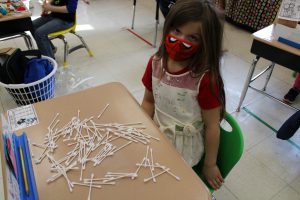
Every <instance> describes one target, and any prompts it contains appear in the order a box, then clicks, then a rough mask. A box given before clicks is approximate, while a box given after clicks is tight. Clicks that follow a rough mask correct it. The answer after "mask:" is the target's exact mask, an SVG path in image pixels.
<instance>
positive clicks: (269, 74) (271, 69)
mask: <svg viewBox="0 0 300 200" xmlns="http://www.w3.org/2000/svg"><path fill="white" fill-rule="evenodd" d="M274 66H275V63H274V62H272V63H271V65H270V66H269V67H270V69H269V73H268V74H267V77H266V82H265V85H264V87H263V89H262V90H263V91H266V88H267V85H268V83H269V80H270V78H271V76H272V73H273V69H274Z"/></svg>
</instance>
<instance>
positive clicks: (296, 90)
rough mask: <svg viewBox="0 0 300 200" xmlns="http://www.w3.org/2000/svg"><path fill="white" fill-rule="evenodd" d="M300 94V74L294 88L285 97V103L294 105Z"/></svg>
mask: <svg viewBox="0 0 300 200" xmlns="http://www.w3.org/2000/svg"><path fill="white" fill-rule="evenodd" d="M299 93H300V73H297V75H296V79H295V82H294V85H293V87H292V88H291V89H290V90H289V92H288V93H287V94H286V95H284V99H283V101H284V102H286V103H288V104H292V103H293V102H294V101H295V99H296V97H297V96H298V95H299Z"/></svg>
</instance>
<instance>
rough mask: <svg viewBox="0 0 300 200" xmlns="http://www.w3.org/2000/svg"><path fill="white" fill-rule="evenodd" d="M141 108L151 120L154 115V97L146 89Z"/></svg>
mask: <svg viewBox="0 0 300 200" xmlns="http://www.w3.org/2000/svg"><path fill="white" fill-rule="evenodd" d="M141 106H142V108H143V109H144V111H146V113H147V114H148V115H149V116H150V117H151V118H153V115H154V97H153V94H152V92H151V91H149V90H148V89H147V88H145V94H144V99H143V102H142V105H141Z"/></svg>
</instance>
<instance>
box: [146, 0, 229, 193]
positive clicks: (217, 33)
mask: <svg viewBox="0 0 300 200" xmlns="http://www.w3.org/2000/svg"><path fill="white" fill-rule="evenodd" d="M223 22H224V20H223V16H221V15H220V14H219V13H218V11H217V9H216V8H215V7H214V5H213V4H212V3H211V2H210V1H209V0H178V1H176V3H175V4H174V6H172V8H171V9H170V12H169V14H168V15H167V17H166V20H165V23H164V29H163V38H162V42H161V45H160V47H159V49H158V51H157V52H156V53H155V54H154V55H153V56H152V57H151V58H150V60H149V62H148V65H147V68H146V70H145V73H144V76H143V78H142V81H143V84H144V86H145V87H146V89H145V94H144V99H143V102H142V105H141V106H142V108H143V109H144V110H145V111H146V112H147V113H148V114H149V116H150V117H152V118H153V119H154V121H155V123H156V124H157V125H158V126H159V128H160V130H161V131H162V132H163V133H164V134H165V135H166V136H167V137H168V139H170V140H171V142H172V143H173V145H174V146H175V147H176V149H177V151H178V152H180V153H181V155H182V156H183V158H184V159H185V160H186V162H187V163H188V164H190V165H191V166H195V165H197V164H198V162H199V161H200V159H201V157H202V155H203V153H204V150H205V158H204V167H203V171H202V172H203V175H204V176H205V178H206V180H207V181H208V183H209V184H210V185H211V186H212V187H213V188H214V189H219V188H220V187H221V185H222V183H223V178H222V175H221V173H220V171H219V168H218V166H217V165H216V160H217V154H218V148H219V140H220V124H219V123H220V121H221V120H222V118H223V115H224V112H225V92H224V85H223V80H222V78H221V75H220V58H221V54H222V52H221V48H222V37H223Z"/></svg>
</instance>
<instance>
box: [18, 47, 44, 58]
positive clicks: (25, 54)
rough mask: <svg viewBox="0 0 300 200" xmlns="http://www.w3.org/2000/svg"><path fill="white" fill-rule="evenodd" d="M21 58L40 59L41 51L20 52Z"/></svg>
mask: <svg viewBox="0 0 300 200" xmlns="http://www.w3.org/2000/svg"><path fill="white" fill-rule="evenodd" d="M22 55H23V56H37V57H38V58H41V57H42V54H41V51H40V50H37V49H35V50H26V51H22Z"/></svg>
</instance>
